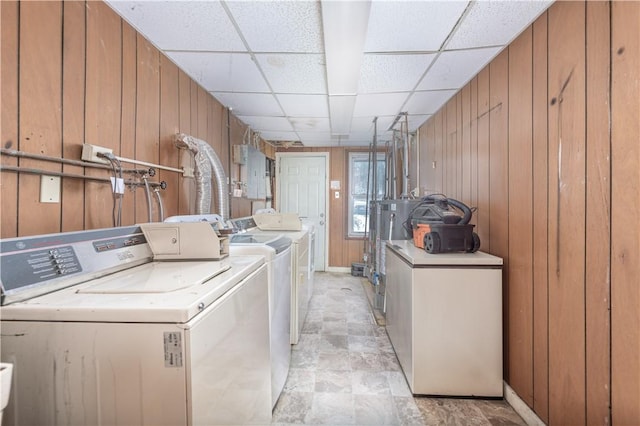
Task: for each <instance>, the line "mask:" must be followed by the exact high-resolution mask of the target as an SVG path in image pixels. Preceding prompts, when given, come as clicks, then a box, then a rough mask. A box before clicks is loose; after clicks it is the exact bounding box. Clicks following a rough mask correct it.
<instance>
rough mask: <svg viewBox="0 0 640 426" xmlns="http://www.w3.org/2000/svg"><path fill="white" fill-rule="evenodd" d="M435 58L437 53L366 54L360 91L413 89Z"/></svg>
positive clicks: (363, 60) (378, 91)
mask: <svg viewBox="0 0 640 426" xmlns="http://www.w3.org/2000/svg"><path fill="white" fill-rule="evenodd" d="M434 58H435V54H427V55H373V54H366V55H364V57H363V58H362V72H361V75H360V82H359V85H358V93H380V92H403V91H411V90H413V88H414V87H416V84H418V81H419V80H420V78H421V77H422V75H423V74H424V72H425V71H426V70H427V67H428V66H429V64H431V62H432V61H433V59H434Z"/></svg>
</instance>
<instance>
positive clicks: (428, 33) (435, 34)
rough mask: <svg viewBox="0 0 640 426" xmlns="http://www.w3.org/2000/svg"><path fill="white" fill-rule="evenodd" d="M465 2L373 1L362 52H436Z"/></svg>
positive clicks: (458, 17)
mask: <svg viewBox="0 0 640 426" xmlns="http://www.w3.org/2000/svg"><path fill="white" fill-rule="evenodd" d="M467 3H468V2H466V1H393V2H391V1H374V2H372V4H371V14H370V16H369V27H368V32H367V39H366V43H365V52H393V51H399V52H411V51H421V52H425V51H437V50H439V49H440V47H441V46H442V43H444V41H445V40H446V38H447V36H448V35H449V33H450V32H451V30H452V29H453V27H454V26H455V25H456V22H458V19H460V16H461V15H462V13H463V12H464V10H465V8H466V7H467ZM399 29H401V31H399Z"/></svg>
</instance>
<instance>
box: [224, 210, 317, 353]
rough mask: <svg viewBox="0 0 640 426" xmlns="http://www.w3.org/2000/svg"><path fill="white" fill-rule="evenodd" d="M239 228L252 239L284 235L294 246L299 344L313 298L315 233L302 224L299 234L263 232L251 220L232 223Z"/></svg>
mask: <svg viewBox="0 0 640 426" xmlns="http://www.w3.org/2000/svg"><path fill="white" fill-rule="evenodd" d="M232 222H233V223H234V225H235V226H236V227H240V228H242V229H245V230H246V232H248V233H250V234H253V235H268V236H275V235H282V236H285V237H287V238H291V241H292V243H293V251H292V256H291V260H292V264H291V282H292V286H291V344H294V345H295V344H297V343H298V340H299V339H300V334H301V333H302V327H303V326H304V321H305V319H306V317H307V312H308V311H309V302H310V300H311V296H312V294H313V276H314V261H315V258H314V252H315V250H314V246H315V239H314V238H315V232H314V227H313V224H311V223H306V222H304V221H303V222H302V229H301V230H300V231H288V230H262V229H260V228H259V227H258V226H257V225H256V222H255V221H254V220H253V218H252V217H245V218H240V219H235V220H232Z"/></svg>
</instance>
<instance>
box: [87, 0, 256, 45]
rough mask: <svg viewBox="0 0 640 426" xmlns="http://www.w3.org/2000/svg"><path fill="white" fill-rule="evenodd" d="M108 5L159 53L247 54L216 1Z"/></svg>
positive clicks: (111, 2)
mask: <svg viewBox="0 0 640 426" xmlns="http://www.w3.org/2000/svg"><path fill="white" fill-rule="evenodd" d="M107 3H108V4H109V5H110V6H111V7H112V8H113V9H114V10H116V11H117V12H118V13H119V14H120V15H121V16H122V17H124V18H125V19H126V20H127V21H128V22H129V23H130V24H131V25H132V26H133V27H134V28H136V29H137V30H138V31H139V32H140V33H142V34H144V35H145V37H146V38H147V39H149V41H151V42H152V43H153V44H155V45H156V46H157V47H158V48H160V49H162V50H209V51H222V52H229V51H234V52H244V51H246V49H245V46H244V44H243V43H242V40H241V39H240V37H239V36H238V33H237V31H236V29H235V27H234V26H233V25H232V23H231V21H230V20H229V17H228V16H227V14H226V12H225V11H224V9H223V8H222V6H221V4H220V2H219V1H191V2H183V1H119V0H107ZM87 6H89V5H87Z"/></svg>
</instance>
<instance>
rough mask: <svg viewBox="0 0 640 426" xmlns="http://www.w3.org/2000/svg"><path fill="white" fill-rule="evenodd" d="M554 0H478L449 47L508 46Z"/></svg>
mask: <svg viewBox="0 0 640 426" xmlns="http://www.w3.org/2000/svg"><path fill="white" fill-rule="evenodd" d="M551 3H552V1H541V0H533V1H532V0H522V1H475V2H473V4H472V5H471V8H470V10H469V12H468V13H467V15H466V16H465V17H464V18H463V20H462V22H461V23H460V26H459V27H458V28H457V29H456V32H455V33H454V34H453V37H451V39H450V40H449V42H448V43H447V46H446V49H466V48H470V47H480V46H498V45H506V44H508V43H509V42H510V41H511V40H513V39H514V38H516V37H517V36H518V34H520V33H521V32H522V30H523V29H525V28H526V27H527V26H529V24H530V23H531V22H533V21H534V20H535V18H537V17H538V16H539V15H540V14H541V13H542V12H543V11H545V10H546V9H547V8H548V7H549V6H550V5H551Z"/></svg>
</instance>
